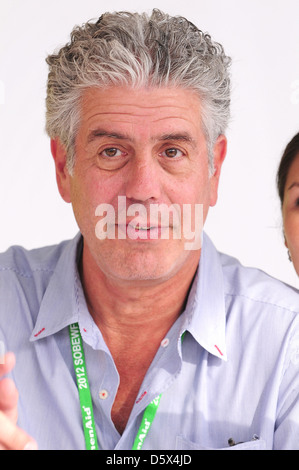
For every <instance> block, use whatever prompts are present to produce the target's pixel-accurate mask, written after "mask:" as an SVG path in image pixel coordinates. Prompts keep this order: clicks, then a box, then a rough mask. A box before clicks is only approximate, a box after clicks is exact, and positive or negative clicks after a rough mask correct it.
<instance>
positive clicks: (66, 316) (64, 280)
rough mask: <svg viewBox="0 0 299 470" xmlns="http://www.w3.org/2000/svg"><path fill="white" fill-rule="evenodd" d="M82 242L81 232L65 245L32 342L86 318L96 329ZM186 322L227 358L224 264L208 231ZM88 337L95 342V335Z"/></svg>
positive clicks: (206, 345) (195, 334)
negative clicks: (82, 273) (80, 264)
mask: <svg viewBox="0 0 299 470" xmlns="http://www.w3.org/2000/svg"><path fill="white" fill-rule="evenodd" d="M81 243H82V237H81V234H80V233H79V234H78V235H77V236H76V237H75V238H74V239H73V240H71V241H69V242H66V243H64V244H62V245H61V246H63V249H62V252H61V254H60V257H59V259H58V262H57V265H56V268H55V270H54V272H53V274H52V276H51V279H50V282H49V284H48V287H47V289H46V291H45V294H44V297H43V299H42V302H41V305H40V310H39V314H38V317H37V321H36V324H35V326H34V329H33V331H32V334H31V337H30V340H31V341H35V340H37V339H42V338H45V337H46V336H49V335H52V334H54V333H57V332H58V331H60V330H61V329H62V328H64V327H66V326H68V325H70V324H71V323H76V322H79V320H81V321H80V324H82V320H83V322H84V323H85V325H87V328H86V329H85V328H84V330H87V331H88V332H89V331H91V330H94V328H93V327H92V325H91V323H92V322H93V321H92V319H91V317H90V315H89V314H88V310H87V308H80V306H82V303H84V304H85V300H84V299H83V298H82V297H84V294H83V289H82V286H81V282H80V279H79V274H78V269H77V259H78V250H79V249H80V247H81V246H82V245H81ZM58 249H59V248H58ZM82 311H83V316H84V318H82ZM184 323H185V324H184V329H187V330H188V331H189V332H190V333H191V334H192V336H193V337H194V339H195V340H196V341H197V342H198V343H199V344H200V345H201V346H202V347H203V348H205V349H206V350H207V351H208V352H210V353H211V354H213V355H215V356H217V357H219V358H221V359H224V360H226V359H227V355H226V342H225V324H226V315H225V304H224V288H223V272H222V266H221V263H220V259H219V254H218V252H217V251H216V249H215V247H214V245H213V244H212V242H211V240H210V239H209V237H208V236H207V235H206V234H204V235H203V242H202V250H201V257H200V263H199V269H198V270H197V274H196V276H195V279H194V281H193V284H192V287H191V290H190V294H189V297H188V302H187V307H186V311H185V322H184ZM88 326H89V328H88ZM82 333H83V335H84V337H85V336H87V335H88V333H86V332H85V331H84V332H82ZM97 336H98V335H97ZM85 339H86V340H87V339H89V341H88V342H90V341H91V338H87V337H86V338H85Z"/></svg>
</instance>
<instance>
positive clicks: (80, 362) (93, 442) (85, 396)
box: [69, 323, 161, 450]
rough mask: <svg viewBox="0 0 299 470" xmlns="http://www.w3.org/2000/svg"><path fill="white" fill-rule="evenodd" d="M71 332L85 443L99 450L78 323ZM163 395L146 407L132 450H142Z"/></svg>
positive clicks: (72, 327)
mask: <svg viewBox="0 0 299 470" xmlns="http://www.w3.org/2000/svg"><path fill="white" fill-rule="evenodd" d="M69 334H70V341H71V348H72V355H73V363H74V369H75V374H76V380H77V386H78V392H79V400H80V407H81V414H82V423H83V429H84V437H85V444H86V449H87V450H98V448H99V447H98V443H97V434H96V428H95V422H94V415H93V407H92V400H91V393H90V388H89V383H88V377H87V370H86V364H85V357H84V350H83V342H82V337H81V333H80V329H79V325H78V323H74V324H72V325H70V326H69ZM160 399H161V395H159V396H158V397H157V398H154V400H153V401H151V403H150V404H149V405H148V406H147V407H146V409H145V410H144V413H143V417H142V421H141V424H140V427H139V430H138V432H137V435H136V438H135V441H134V444H133V447H132V450H140V449H141V448H142V446H143V442H144V440H145V438H146V436H147V433H148V432H149V429H150V427H151V425H152V423H153V421H154V418H155V415H156V412H157V409H158V406H159V403H160Z"/></svg>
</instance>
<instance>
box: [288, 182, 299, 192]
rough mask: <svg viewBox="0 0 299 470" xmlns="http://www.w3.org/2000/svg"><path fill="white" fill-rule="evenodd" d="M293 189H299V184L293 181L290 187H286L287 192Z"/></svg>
mask: <svg viewBox="0 0 299 470" xmlns="http://www.w3.org/2000/svg"><path fill="white" fill-rule="evenodd" d="M294 187H298V188H299V182H298V181H294V183H292V184H291V186H289V187H288V191H290V189H292V188H294Z"/></svg>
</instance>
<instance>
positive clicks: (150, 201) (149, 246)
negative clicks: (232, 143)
mask: <svg viewBox="0 0 299 470" xmlns="http://www.w3.org/2000/svg"><path fill="white" fill-rule="evenodd" d="M53 149H56V150H54V151H53V155H54V158H55V162H56V169H57V178H58V185H59V189H60V192H61V195H62V197H63V198H64V199H65V200H66V201H67V202H71V203H72V206H73V210H74V214H75V217H76V220H77V223H78V225H79V228H80V230H81V233H82V235H83V237H84V250H85V255H86V256H85V258H86V259H89V262H90V263H93V265H94V268H96V269H98V268H100V270H101V271H102V272H103V273H104V274H105V275H107V276H111V277H113V278H114V279H122V280H143V281H149V280H150V281H153V280H163V279H167V278H169V277H171V276H173V275H175V274H176V273H178V272H180V270H182V269H183V268H184V269H186V268H188V266H189V265H190V266H191V265H192V266H194V265H195V264H196V263H197V262H198V259H199V255H200V249H197V250H190V249H186V239H185V238H184V233H183V232H184V229H183V226H181V234H182V237H181V238H180V239H178V238H177V237H175V236H174V235H173V232H174V226H173V225H174V221H173V220H172V218H171V217H170V219H169V226H168V227H167V230H168V234H169V236H168V237H166V238H164V236H163V234H164V231H165V230H166V227H161V226H160V225H159V224H158V223H157V222H155V223H153V222H152V223H151V221H150V215H149V214H150V208H151V206H152V205H154V204H155V205H160V204H166V205H167V206H168V207H170V206H172V205H178V206H176V207H180V208H181V209H182V210H181V215H184V211H183V207H184V206H183V205H184V204H187V205H189V207H191V208H192V214H193V221H194V220H195V212H194V210H195V205H196V204H201V205H202V207H203V220H205V218H206V215H207V212H208V208H209V206H211V205H214V204H215V203H216V199H217V187H218V179H219V174H220V168H221V164H222V161H223V159H224V156H225V151H226V141H225V138H224V137H223V136H221V137H219V138H218V140H217V143H216V145H215V149H214V154H215V159H214V163H215V173H214V175H212V176H210V175H209V165H208V155H207V146H206V140H205V136H204V134H203V131H202V126H201V107H200V101H199V98H198V96H197V95H196V94H195V93H194V92H192V91H190V90H184V89H181V88H170V87H169V88H166V87H165V88H161V89H158V88H154V89H140V90H134V89H129V88H124V87H111V88H108V89H107V88H106V89H89V90H87V91H86V92H85V94H84V96H83V100H82V109H81V124H80V128H79V131H78V134H77V138H76V160H75V166H74V170H73V174H72V176H70V175H69V174H68V173H67V171H66V168H65V153H64V150H63V148H62V147H61V146H60V145H57V146H55V145H53ZM119 196H122V200H123V201H124V200H125V201H126V209H127V208H128V207H130V206H132V204H142V206H143V208H144V209H145V210H146V213H147V217H146V220H144V213H143V216H141V217H140V219H139V230H134V229H132V228H130V224H129V222H130V221H131V220H132V219H133V218H134V217H132V213H131V215H129V216H128V215H127V216H126V218H125V222H124V218H123V214H122V216H121V222H120V221H119V222H118V219H120V217H119V214H118V209H119ZM102 204H108V205H109V207H112V208H113V209H114V211H115V227H114V228H115V229H116V230H115V234H116V238H114V239H112V238H110V237H107V238H105V239H99V237H98V236H97V235H96V226H97V223H98V222H99V220H100V218H99V212H97V214H98V215H96V208H97V207H98V206H99V205H102ZM135 220H136V219H135ZM182 222H183V217H181V223H182ZM128 224H129V225H128ZM193 228H194V225H193ZM121 231H122V232H121ZM118 233H122V236H119V237H118ZM124 233H125V235H126V236H125V237H124V236H123V235H124Z"/></svg>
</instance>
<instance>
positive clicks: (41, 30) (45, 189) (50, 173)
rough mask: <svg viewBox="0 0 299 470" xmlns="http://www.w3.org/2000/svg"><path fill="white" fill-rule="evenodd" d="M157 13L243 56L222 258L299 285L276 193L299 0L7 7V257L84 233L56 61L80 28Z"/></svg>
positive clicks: (82, 0)
mask: <svg viewBox="0 0 299 470" xmlns="http://www.w3.org/2000/svg"><path fill="white" fill-rule="evenodd" d="M152 8H160V9H162V10H164V11H167V12H168V13H170V14H180V15H183V16H185V17H187V18H188V19H189V20H191V21H192V22H193V23H195V24H196V25H197V26H198V27H199V28H200V29H202V30H203V31H208V32H209V33H210V34H211V35H212V37H213V39H215V40H216V41H218V42H220V43H222V44H223V45H224V47H225V50H226V52H227V54H229V55H230V56H231V57H232V59H233V66H232V80H233V95H232V100H233V102H232V120H231V123H230V128H229V131H228V134H227V136H228V141H229V146H228V155H227V158H226V161H225V164H224V167H223V173H222V178H221V184H220V192H219V201H218V203H217V206H216V207H215V208H212V209H211V210H210V213H209V216H208V221H207V224H206V231H207V233H208V234H209V235H210V236H211V238H212V239H213V241H214V243H215V245H216V246H217V248H218V249H219V250H221V251H224V252H227V253H229V254H231V255H233V256H235V257H237V258H239V259H240V261H241V262H242V263H243V264H245V265H249V266H256V267H259V268H261V269H263V270H265V271H267V272H268V273H270V274H271V275H273V276H275V277H278V278H279V279H281V280H283V281H285V282H288V283H290V284H292V285H294V286H296V287H299V282H298V280H297V276H296V275H295V271H294V269H293V267H292V265H291V264H290V263H289V261H288V259H287V253H286V249H285V247H284V243H283V236H282V226H281V214H280V205H279V200H278V197H277V193H276V187H275V177H276V170H277V166H278V163H279V160H280V157H281V154H282V152H283V150H284V148H285V145H286V144H287V142H288V141H289V140H290V139H291V138H292V137H293V135H294V134H295V133H296V132H298V130H299V26H298V22H299V2H298V0H196V1H194V0H191V1H189V0H184V1H182V2H178V1H176V2H175V1H170V0H169V1H168V0H156V1H155V2H154V1H151V0H146V1H142V2H140V1H137V0H109V1H99V0H51V1H50V0H49V1H48V0H0V152H1V153H0V224H1V225H0V251H4V250H5V249H7V248H8V247H9V246H10V245H12V244H20V245H23V246H25V247H26V248H33V247H38V246H44V245H47V244H52V243H57V242H59V241H61V240H63V239H66V238H71V237H73V236H74V234H75V233H76V232H77V226H76V224H75V221H74V217H73V213H72V209H71V206H70V205H68V204H66V203H64V202H63V201H62V200H61V199H60V196H59V194H58V191H57V189H56V182H55V173H54V164H53V161H52V157H51V154H50V147H49V140H48V137H47V136H46V134H45V131H44V124H45V120H44V113H45V89H46V78H47V66H46V64H45V57H46V55H47V54H49V53H52V52H53V51H54V49H56V47H57V46H60V45H64V44H65V43H66V42H67V41H68V40H69V33H70V31H71V29H72V28H73V26H74V25H75V24H82V23H84V22H85V21H87V20H89V19H91V18H97V17H99V16H100V15H101V14H102V13H103V12H105V11H115V10H135V11H144V10H147V11H150V10H151V9H152Z"/></svg>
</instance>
